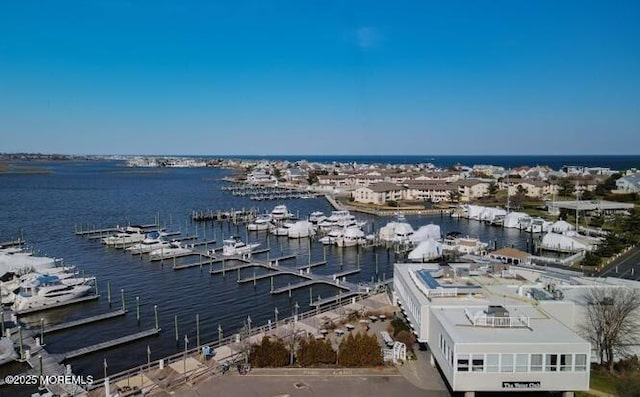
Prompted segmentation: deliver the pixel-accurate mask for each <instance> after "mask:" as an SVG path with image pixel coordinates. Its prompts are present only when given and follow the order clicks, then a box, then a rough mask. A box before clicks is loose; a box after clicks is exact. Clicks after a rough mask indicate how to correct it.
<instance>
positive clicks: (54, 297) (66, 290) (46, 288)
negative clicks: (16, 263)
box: [13, 274, 95, 312]
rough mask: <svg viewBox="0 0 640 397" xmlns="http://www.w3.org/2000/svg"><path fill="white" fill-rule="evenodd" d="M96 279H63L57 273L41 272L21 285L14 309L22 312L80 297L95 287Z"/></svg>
mask: <svg viewBox="0 0 640 397" xmlns="http://www.w3.org/2000/svg"><path fill="white" fill-rule="evenodd" d="M94 281H95V278H94V277H88V278H69V279H65V280H61V279H60V278H59V277H58V276H55V275H49V274H41V275H39V276H37V277H35V278H34V279H31V280H28V281H25V282H24V283H22V284H21V285H20V293H18V294H17V295H16V300H15V302H14V303H13V310H14V311H16V312H20V311H22V310H27V309H35V308H42V307H46V306H49V305H53V304H56V303H61V302H66V301H70V300H72V299H75V298H80V297H82V296H84V295H87V294H88V293H89V292H90V291H91V290H92V289H93V282H94Z"/></svg>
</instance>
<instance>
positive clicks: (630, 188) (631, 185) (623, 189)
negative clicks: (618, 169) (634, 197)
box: [616, 174, 640, 193]
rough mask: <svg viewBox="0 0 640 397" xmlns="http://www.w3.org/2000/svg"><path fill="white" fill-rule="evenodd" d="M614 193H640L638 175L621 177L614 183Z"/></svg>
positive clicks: (639, 175)
mask: <svg viewBox="0 0 640 397" xmlns="http://www.w3.org/2000/svg"><path fill="white" fill-rule="evenodd" d="M616 188H617V192H616V193H638V192H640V174H632V175H627V176H623V177H622V178H620V179H618V180H617V181H616Z"/></svg>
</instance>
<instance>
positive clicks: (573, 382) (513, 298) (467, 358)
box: [393, 264, 591, 396]
mask: <svg viewBox="0 0 640 397" xmlns="http://www.w3.org/2000/svg"><path fill="white" fill-rule="evenodd" d="M439 273H442V269H437V268H436V267H434V265H433V264H395V265H394V279H393V280H394V299H395V300H396V302H397V303H398V305H399V306H400V307H401V308H402V311H403V313H404V314H405V316H406V317H407V320H408V322H409V323H410V326H411V328H412V329H413V331H414V333H415V334H416V336H417V339H418V341H420V342H424V343H427V344H428V345H429V350H430V351H431V353H432V358H433V364H434V365H435V364H437V365H438V366H439V367H440V370H441V371H442V373H443V374H444V377H445V379H446V380H447V382H448V384H449V386H450V387H451V389H452V390H453V391H454V392H465V395H466V396H473V395H474V394H475V392H481V391H482V392H504V393H505V395H512V393H513V392H516V391H520V392H522V391H555V392H566V393H565V394H566V395H571V394H572V392H573V391H576V390H588V389H589V374H590V368H589V365H590V361H591V360H590V357H591V346H590V344H589V343H588V342H586V341H585V340H583V339H582V338H581V337H580V336H578V335H577V334H576V333H575V332H574V331H573V330H572V327H573V326H574V324H573V321H574V303H573V302H570V301H555V300H549V301H542V302H536V301H534V300H533V299H529V298H528V297H526V296H525V295H524V293H523V286H522V285H521V284H522V283H523V281H516V280H515V279H505V280H504V281H501V279H500V278H499V277H487V276H473V277H449V278H443V279H439V278H437V277H438V275H439ZM519 284H520V285H519ZM529 286H531V287H533V286H535V285H532V284H529ZM550 299H551V298H550Z"/></svg>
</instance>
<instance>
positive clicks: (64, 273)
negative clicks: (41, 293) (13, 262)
mask: <svg viewBox="0 0 640 397" xmlns="http://www.w3.org/2000/svg"><path fill="white" fill-rule="evenodd" d="M42 274H50V275H55V276H57V277H58V278H59V279H60V280H61V281H62V282H63V283H66V282H67V281H66V280H67V279H72V278H74V277H75V276H76V269H75V266H60V267H54V268H49V269H44V271H42V272H40V273H39V272H31V273H26V274H23V275H20V274H17V273H11V272H9V273H5V274H4V275H3V276H2V277H0V293H1V302H2V304H3V305H10V304H12V303H13V302H14V301H15V299H16V294H17V293H18V292H19V289H20V285H21V284H22V283H24V282H25V281H29V280H33V279H35V278H36V277H38V276H40V275H42Z"/></svg>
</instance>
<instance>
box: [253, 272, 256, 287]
mask: <svg viewBox="0 0 640 397" xmlns="http://www.w3.org/2000/svg"><path fill="white" fill-rule="evenodd" d="M253 288H256V270H255V269H253Z"/></svg>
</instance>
